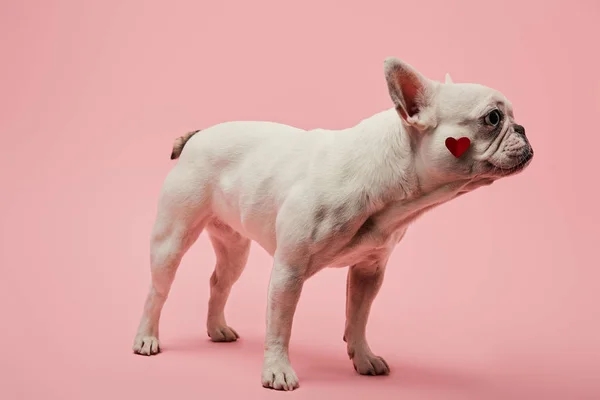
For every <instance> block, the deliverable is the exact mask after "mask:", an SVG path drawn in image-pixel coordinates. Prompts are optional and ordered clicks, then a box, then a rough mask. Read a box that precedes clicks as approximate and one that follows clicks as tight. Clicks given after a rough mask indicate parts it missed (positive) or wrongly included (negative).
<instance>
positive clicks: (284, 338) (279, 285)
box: [262, 256, 304, 390]
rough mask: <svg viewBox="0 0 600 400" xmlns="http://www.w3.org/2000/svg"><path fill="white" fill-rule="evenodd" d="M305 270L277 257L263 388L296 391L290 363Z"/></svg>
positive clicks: (268, 321) (268, 313) (271, 288)
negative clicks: (289, 350) (290, 352)
mask: <svg viewBox="0 0 600 400" xmlns="http://www.w3.org/2000/svg"><path fill="white" fill-rule="evenodd" d="M303 272H304V268H301V267H299V266H297V265H292V264H289V263H287V262H285V261H283V260H281V259H280V258H279V257H277V256H276V257H275V262H274V264H273V271H272V272H271V280H270V282H269V295H268V301H267V333H266V337H265V355H264V365H263V372H262V384H263V386H264V387H269V388H273V389H277V390H294V389H296V388H297V387H298V377H297V376H296V373H295V372H294V370H293V369H292V365H291V363H290V359H289V353H288V348H289V343H290V336H291V332H292V321H293V319H294V312H295V311H296V306H297V305H298V299H299V298H300V293H301V292H302V286H303V284H304V273H303Z"/></svg>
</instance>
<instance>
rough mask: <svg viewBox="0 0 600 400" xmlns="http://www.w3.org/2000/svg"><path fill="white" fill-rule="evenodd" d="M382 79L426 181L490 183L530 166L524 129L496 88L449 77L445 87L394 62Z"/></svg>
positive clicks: (390, 64) (410, 68)
mask: <svg viewBox="0 0 600 400" xmlns="http://www.w3.org/2000/svg"><path fill="white" fill-rule="evenodd" d="M385 75H386V80H387V83H388V88H389V91H390V96H391V98H392V101H393V102H394V104H395V105H396V109H397V111H398V114H399V115H400V117H401V118H402V119H403V120H404V122H405V127H406V129H407V131H408V132H409V137H410V139H411V142H412V149H413V152H414V155H415V162H416V169H417V173H418V174H419V175H420V176H421V178H423V179H422V180H424V181H426V182H427V183H429V184H431V185H440V184H445V183H450V182H461V181H469V182H473V183H477V182H482V183H483V184H485V183H491V182H493V181H494V180H496V179H498V178H501V177H505V176H509V175H513V174H516V173H518V172H520V171H522V170H523V169H524V168H525V167H527V166H528V165H529V163H530V162H531V159H532V158H533V149H532V148H531V145H530V144H529V141H528V140H527V138H526V136H525V128H523V127H522V126H521V125H519V124H518V123H517V122H516V121H515V118H514V114H513V110H512V105H511V104H510V102H509V101H508V100H507V99H506V98H505V97H504V96H503V95H502V93H500V92H498V91H497V90H494V89H491V88H488V87H485V86H482V85H476V84H454V83H452V82H451V80H450V78H449V76H447V78H446V83H443V84H442V83H439V82H435V81H432V80H429V79H427V78H425V77H424V76H423V75H421V74H420V73H419V72H418V71H416V70H415V69H414V68H413V67H411V66H410V65H408V64H406V63H404V62H402V61H400V60H398V59H395V58H391V59H388V60H386V62H385ZM449 138H451V139H449ZM461 138H462V140H461V143H468V142H470V144H468V145H467V146H468V147H465V148H466V150H464V151H463V152H458V153H459V154H453V153H452V152H451V151H450V149H449V148H448V147H447V141H448V140H460V139H461ZM465 138H466V139H465ZM467 139H468V140H467ZM455 153H456V152H455ZM475 186H476V185H475Z"/></svg>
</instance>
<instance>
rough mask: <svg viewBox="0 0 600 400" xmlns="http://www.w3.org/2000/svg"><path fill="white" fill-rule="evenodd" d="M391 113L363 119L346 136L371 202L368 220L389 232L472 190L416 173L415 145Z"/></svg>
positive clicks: (414, 139)
mask: <svg viewBox="0 0 600 400" xmlns="http://www.w3.org/2000/svg"><path fill="white" fill-rule="evenodd" d="M411 129H413V128H411V127H409V126H406V125H405V124H404V123H403V122H402V120H401V118H400V116H399V115H398V113H397V112H396V110H395V109H393V108H392V109H389V110H386V111H383V112H381V113H378V114H375V115H373V116H372V117H369V118H367V119H364V120H362V121H361V122H360V123H358V124H357V125H356V126H354V127H352V128H350V129H349V130H347V131H345V133H344V134H347V135H348V139H349V141H348V143H347V144H348V146H350V148H351V149H352V151H350V152H349V153H347V154H352V156H351V157H352V160H351V162H352V165H353V166H354V167H355V169H354V170H355V172H356V173H357V174H360V176H361V178H363V181H364V190H366V191H367V193H368V195H369V197H370V198H371V199H374V202H373V203H374V204H373V208H372V210H371V212H372V217H373V218H374V219H375V220H376V221H377V223H378V224H379V225H380V227H381V229H382V230H383V231H385V232H387V233H391V232H393V231H394V230H396V229H398V228H400V227H401V226H403V225H406V224H408V223H409V222H410V221H412V220H414V219H415V218H417V217H418V216H419V215H421V214H422V213H423V212H425V211H427V210H429V209H432V208H434V207H436V206H438V205H440V204H442V203H445V202H447V201H449V200H451V199H453V198H455V197H456V196H457V195H459V194H463V193H466V192H467V191H470V190H472V188H471V187H470V186H469V183H470V181H469V180H460V181H454V182H442V181H439V178H437V177H432V176H429V175H428V173H427V169H426V168H419V164H418V163H419V162H420V160H419V159H418V157H419V156H418V154H419V153H418V151H417V148H416V146H418V145H419V143H418V137H417V136H416V135H419V134H421V135H422V134H423V133H421V132H413V131H411Z"/></svg>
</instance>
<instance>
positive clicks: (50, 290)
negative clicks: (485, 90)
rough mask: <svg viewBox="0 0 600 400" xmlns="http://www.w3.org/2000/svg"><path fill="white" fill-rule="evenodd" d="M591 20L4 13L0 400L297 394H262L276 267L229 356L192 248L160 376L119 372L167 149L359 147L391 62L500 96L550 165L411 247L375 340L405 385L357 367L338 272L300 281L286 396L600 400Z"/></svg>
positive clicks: (261, 272) (421, 225)
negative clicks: (288, 142)
mask: <svg viewBox="0 0 600 400" xmlns="http://www.w3.org/2000/svg"><path fill="white" fill-rule="evenodd" d="M483 3H485V4H483ZM599 17H600V3H598V1H595V0H588V1H583V0H579V1H578V0H571V1H548V0H545V1H541V0H540V1H525V0H519V1H513V0H505V1H501V2H500V1H496V2H482V1H480V0H472V1H459V2H450V1H441V0H439V1H413V2H410V3H408V2H405V1H400V0H396V1H387V2H383V1H376V0H369V1H364V2H358V1H345V2H342V1H339V2H333V1H325V0H314V1H313V0H311V1H308V0H303V1H298V2H294V5H292V2H291V1H290V2H288V1H281V0H279V1H275V0H273V1H256V0H253V1H237V2H232V1H222V0H221V1H211V2H208V1H185V2H184V1H165V2H160V1H135V2H134V1H106V0H104V1H51V0H47V1H13V2H8V1H3V2H2V4H1V5H0V43H1V57H2V61H1V63H0V76H1V79H2V84H1V85H0V132H1V135H2V136H1V140H2V144H1V146H0V151H1V152H2V161H1V163H2V164H1V165H2V168H0V182H1V189H0V192H1V195H0V206H1V207H0V213H1V214H0V220H1V226H0V235H1V236H0V269H1V275H0V293H1V299H2V300H1V301H0V318H1V321H2V322H1V329H0V343H2V350H1V356H0V397H1V398H3V399H8V400H12V399H27V400H29V399H48V400H50V399H104V398H113V399H121V398H132V399H133V398H135V399H161V398H172V399H175V398H177V399H204V398H213V397H214V398H220V399H227V398H230V397H233V396H234V395H238V398H241V399H253V398H274V397H275V396H285V395H284V394H280V393H275V392H269V391H266V390H264V389H262V388H261V385H260V367H261V362H262V359H261V356H262V340H263V330H264V311H265V302H266V285H267V280H268V274H269V269H270V264H271V260H270V258H269V257H268V256H267V255H266V253H264V252H263V251H262V250H260V249H259V248H258V247H256V246H255V247H254V248H253V251H252V254H251V258H250V264H249V266H248V268H247V270H246V273H245V274H244V275H243V277H242V278H241V280H240V281H239V283H238V284H237V285H236V287H235V288H234V291H233V294H232V297H231V301H230V303H229V306H228V319H229V322H230V323H231V324H232V326H234V327H235V328H236V329H237V330H238V331H239V332H240V334H241V335H242V339H241V341H239V342H238V343H235V344H229V345H228V344H225V345H220V344H212V343H210V342H208V338H207V336H206V332H205V316H206V304H207V299H208V290H207V289H208V278H209V275H210V273H211V271H212V266H213V262H214V256H213V253H212V250H211V248H210V245H209V243H208V240H207V239H206V237H205V236H201V238H200V239H199V241H198V243H197V244H196V246H195V247H193V249H192V250H191V251H190V252H189V253H188V255H187V257H186V258H185V259H184V262H183V263H182V266H181V268H180V270H179V274H178V277H177V279H176V281H175V284H174V287H173V291H172V295H171V297H170V299H169V301H168V302H167V305H166V307H165V310H164V314H163V319H162V326H161V328H162V330H161V335H162V337H161V339H162V342H163V345H164V349H165V351H164V353H163V354H162V355H159V356H158V357H152V358H144V357H139V356H134V355H133V354H131V344H132V339H133V335H134V333H135V328H136V325H137V323H138V318H139V316H140V312H141V309H142V304H143V300H144V297H145V295H146V289H147V285H148V283H149V267H148V263H147V260H148V235H149V231H150V227H151V224H152V222H153V218H154V212H155V205H156V199H157V193H158V190H159V187H160V185H161V183H162V180H163V178H164V176H165V175H166V173H167V171H168V170H169V168H170V167H171V166H172V162H170V160H169V154H170V151H171V145H172V142H173V140H174V138H175V137H177V136H179V135H181V134H182V133H185V132H186V131H188V130H191V129H197V128H204V127H207V126H210V125H211V124H214V123H217V122H221V121H224V120H234V119H268V120H275V121H279V122H285V123H289V124H293V125H298V126H301V127H303V128H316V127H327V128H341V127H347V126H350V125H353V124H354V123H356V122H358V121H359V120H360V119H362V118H363V117H366V116H369V115H371V114H373V113H375V112H378V111H380V110H382V109H384V108H387V107H390V105H391V103H390V100H389V98H388V95H387V89H386V86H385V82H384V78H383V73H382V62H383V59H384V58H385V57H387V56H390V55H393V56H398V57H400V58H403V59H404V60H406V61H408V62H409V63H411V64H413V65H414V66H415V67H417V68H419V69H420V70H421V71H422V72H423V73H425V74H426V75H428V76H429V77H431V78H435V79H443V76H444V73H445V72H448V71H449V72H450V73H451V74H452V76H453V78H454V80H455V81H458V82H461V81H463V82H464V81H472V82H479V83H483V84H486V85H489V86H492V87H495V88H498V89H500V90H501V91H502V92H504V93H505V94H506V95H507V96H508V97H509V99H510V100H511V101H512V102H513V104H514V107H515V111H516V116H517V118H518V121H519V122H520V123H521V124H523V125H524V126H525V127H526V128H527V132H528V136H529V137H530V140H531V142H532V144H533V146H534V148H535V151H536V158H535V160H534V162H533V164H532V165H531V167H530V168H529V169H528V170H527V171H526V172H525V173H524V174H522V175H519V176H517V177H514V178H509V179H506V180H505V181H501V182H498V183H496V184H495V185H493V186H492V187H489V188H484V189H481V190H479V191H477V192H475V193H472V194H470V195H468V196H464V197H461V198H460V199H458V200H456V201H454V202H452V203H450V204H447V205H445V206H443V207H441V208H439V209H437V210H435V211H434V212H431V213H429V214H427V215H425V216H424V217H423V218H422V219H421V220H420V221H418V222H417V223H416V224H415V225H414V226H413V227H412V228H411V229H410V230H409V233H408V235H407V237H406V239H405V241H404V242H403V243H402V244H401V245H400V246H399V248H398V249H397V250H396V252H395V253H394V256H393V257H392V259H391V266H390V268H389V273H388V275H387V279H386V282H385V284H384V288H383V289H382V292H381V295H380V296H379V297H378V299H377V300H376V303H375V305H374V309H373V312H372V317H371V322H370V325H369V332H368V333H369V337H370V340H371V345H372V347H373V348H374V350H375V351H376V352H377V353H378V354H381V355H383V356H385V357H386V359H387V361H388V362H389V363H390V365H391V367H392V370H393V371H392V375H391V376H389V377H382V378H369V377H360V376H357V375H355V372H354V370H353V368H352V365H351V363H350V362H349V361H348V359H347V357H346V355H345V346H344V343H343V342H342V331H343V324H344V295H345V289H344V285H345V271H344V270H329V271H324V272H323V273H321V274H319V275H317V276H316V277H315V278H313V279H312V280H310V281H309V283H308V284H307V286H306V290H305V292H304V294H303V297H302V299H301V302H300V305H299V309H298V312H297V318H296V321H295V326H294V333H293V338H292V349H291V351H292V358H293V362H294V366H295V368H296V371H297V372H298V375H299V377H300V380H301V388H300V390H299V391H297V392H294V393H293V394H291V396H295V397H296V398H298V399H300V398H307V399H308V398H311V399H317V398H318V399H321V398H325V397H323V396H326V395H327V396H331V397H333V398H344V399H354V398H356V399H363V398H367V396H369V397H373V398H375V397H376V398H382V399H383V398H386V399H387V398H390V399H392V398H394V399H397V398H410V399H417V398H418V399H454V398H456V399H586V398H590V399H591V398H595V399H598V398H600V383H599V382H598V380H597V379H598V377H599V376H600V344H599V341H600V321H599V311H598V298H599V293H600V283H599V282H600V272H599V271H600V269H599V268H598V267H599V264H600V263H599V262H598V246H599V243H598V226H599V221H598V216H599V215H598V214H599V212H598V204H599V200H600V199H599V198H598V182H599V180H600V179H599V177H598V157H597V154H598V151H599V150H600V148H599V147H600V132H599V128H598V118H599V116H600V113H599V111H600V79H599V78H598V76H599V74H600V62H599V57H598V45H597V41H598V39H599V38H600V28H599V26H600V25H599V24H598V19H599ZM209 396H210V397H209Z"/></svg>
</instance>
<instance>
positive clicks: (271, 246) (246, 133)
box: [134, 58, 533, 390]
mask: <svg viewBox="0 0 600 400" xmlns="http://www.w3.org/2000/svg"><path fill="white" fill-rule="evenodd" d="M384 70H385V77H386V80H387V84H388V89H389V93H390V96H391V98H392V101H393V102H394V106H395V107H394V108H392V109H390V110H387V111H384V112H381V113H379V114H376V115H374V116H372V117H370V118H367V119H365V120H363V121H362V122H360V123H359V124H358V125H356V126H354V127H352V128H349V129H345V130H340V131H332V130H324V129H318V130H313V131H304V130H301V129H298V128H294V127H291V126H286V125H282V124H278V123H272V122H228V123H223V124H219V125H216V126H213V127H211V128H209V129H206V130H203V131H201V132H197V133H196V134H188V135H186V136H185V137H182V138H180V139H178V141H176V143H175V147H174V152H173V156H172V158H177V156H179V153H181V158H180V160H179V161H178V163H177V164H176V165H175V167H174V168H173V169H172V171H171V172H170V173H169V175H168V176H167V178H166V180H165V183H164V186H163V190H162V193H161V196H160V202H159V206H158V215H157V219H156V223H155V226H154V229H153V232H152V240H151V272H152V286H151V288H150V292H149V294H148V298H147V300H146V305H145V309H144V313H143V315H142V319H141V322H140V326H139V329H138V332H137V335H136V337H135V341H134V351H135V352H136V353H139V354H145V355H151V354H156V353H158V352H159V347H160V346H159V341H158V325H159V318H160V313H161V309H162V307H163V305H164V302H165V300H166V299H167V295H168V293H169V289H170V287H171V283H172V282H173V279H174V277H175V273H176V270H177V267H178V265H179V263H180V261H181V258H182V257H183V255H184V254H185V252H186V251H187V250H188V248H189V247H190V246H191V245H192V244H193V243H194V241H195V240H196V238H197V237H198V235H199V234H200V232H202V231H203V230H206V231H207V232H208V234H209V237H210V239H211V241H212V243H213V246H214V249H215V252H216V256H217V265H216V267H215V270H214V273H213V275H212V278H211V294H210V301H209V310H208V318H207V329H208V334H209V336H210V337H211V339H212V340H214V341H234V340H236V339H237V338H238V334H237V333H236V332H235V331H234V330H233V329H232V328H231V327H229V325H228V324H227V322H226V320H225V315H224V307H225V303H226V301H227V298H228V295H229V292H230V290H231V287H232V285H233V284H234V283H235V281H236V280H237V279H238V278H239V276H240V274H241V273H242V270H243V268H244V266H245V264H246V261H247V258H248V251H249V247H250V242H251V241H255V242H257V243H258V244H259V245H261V246H262V247H263V248H264V249H265V250H266V251H267V252H269V253H270V254H271V255H272V256H273V257H274V263H273V268H272V274H271V280H270V283H269V290H268V310H267V332H266V338H265V355H264V366H263V373H262V383H263V385H264V386H265V387H271V388H275V389H283V390H292V389H295V388H296V387H298V378H297V377H296V374H295V372H294V370H293V369H292V366H291V364H290V360H289V357H288V344H289V340H290V334H291V328H292V319H293V316H294V311H295V309H296V304H297V302H298V299H299V297H300V292H301V291H302V286H303V283H304V281H305V280H306V279H307V278H309V277H310V276H312V275H313V274H315V273H316V272H318V271H319V270H321V269H323V268H325V267H346V266H350V269H349V273H348V283H347V286H348V287H347V311H346V314H347V322H346V328H345V333H344V340H346V342H347V350H348V354H349V356H350V358H351V359H352V361H353V363H354V367H355V369H356V370H357V371H358V372H359V373H360V374H370V375H380V374H387V373H389V367H388V365H387V363H386V362H385V361H384V360H383V358H381V357H378V356H376V355H375V354H373V352H372V351H371V349H370V348H369V345H368V343H367V339H366V337H365V330H366V324H367V318H368V315H369V310H370V308H371V303H372V302H373V299H374V298H375V296H376V294H377V292H378V290H379V288H380V286H381V283H382V280H383V275H384V271H385V267H386V263H387V260H388V257H389V255H390V253H391V251H392V249H393V248H394V246H395V245H396V244H397V243H398V242H399V241H400V239H401V238H402V237H403V235H404V233H405V232H406V229H407V226H408V225H409V223H410V222H411V221H413V220H414V219H415V218H417V217H418V216H419V215H421V214H422V213H423V212H424V211H426V210H429V209H431V208H432V207H435V206H437V205H439V204H441V203H444V202H446V201H448V200H451V199H453V198H455V197H456V196H458V195H461V194H463V193H466V192H468V191H470V190H473V189H475V188H477V187H479V186H482V185H487V184H490V183H492V182H493V181H494V180H496V179H498V178H500V177H503V176H508V175H511V174H514V173H517V172H519V171H521V170H522V169H523V168H525V166H526V165H528V164H529V162H530V160H531V157H532V155H533V151H532V149H531V146H530V145H529V143H528V141H527V139H526V138H525V135H524V133H525V132H524V129H523V128H522V127H521V126H519V125H516V124H515V123H514V119H513V114H512V108H511V105H510V103H509V102H508V101H507V100H506V98H505V97H504V96H503V95H502V94H501V93H499V92H497V91H495V90H493V89H490V88H487V87H484V86H480V85H474V84H454V83H452V80H451V79H450V77H449V75H447V76H446V83H444V84H442V83H439V82H435V81H432V80H429V79H427V78H425V77H423V76H422V75H421V74H420V73H419V72H417V71H416V70H415V69H414V68H412V67H411V66H410V65H408V64H406V63H404V62H402V61H400V60H398V59H395V58H390V59H387V60H386V61H385V68H384ZM494 109H496V110H498V111H499V112H500V113H501V114H498V115H501V117H502V120H501V122H498V124H496V125H494V124H493V122H494V121H495V119H494V116H491V117H490V112H491V111H492V110H494ZM465 136H466V137H468V138H469V139H470V140H471V147H470V148H469V150H468V151H467V152H466V153H465V154H464V155H462V156H461V157H459V158H456V157H454V156H453V155H452V154H451V153H450V152H449V151H448V149H447V148H446V147H445V144H444V143H445V139H446V138H448V137H454V138H457V139H458V138H460V137H465ZM186 142H187V143H186ZM184 146H185V147H184Z"/></svg>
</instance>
